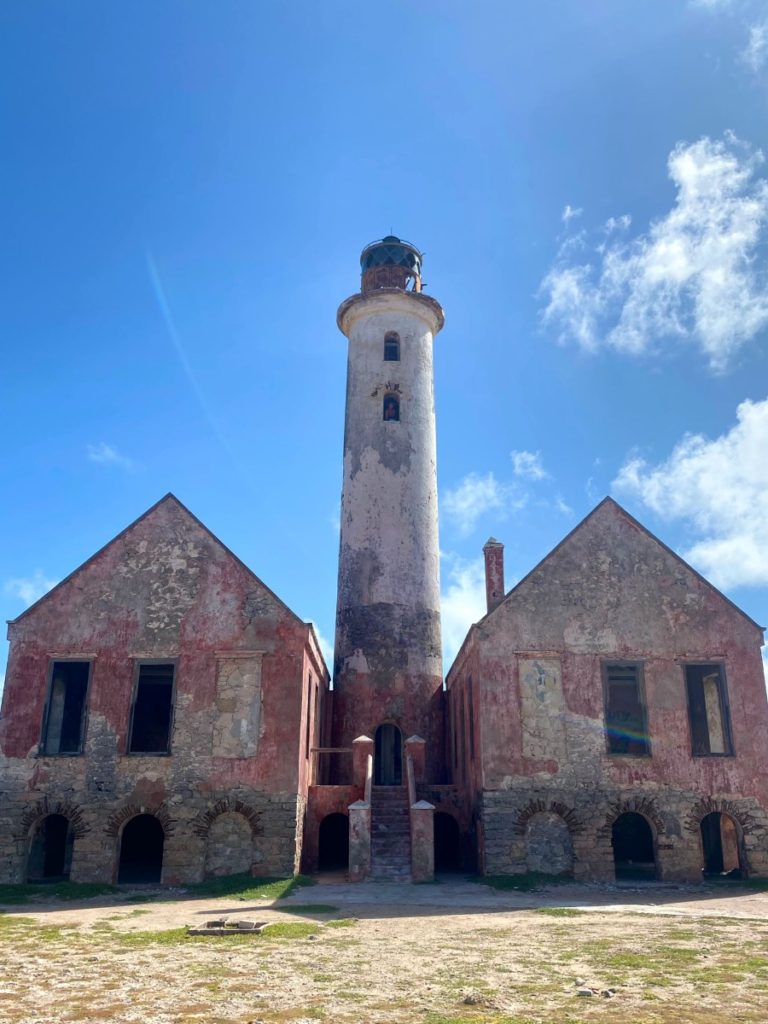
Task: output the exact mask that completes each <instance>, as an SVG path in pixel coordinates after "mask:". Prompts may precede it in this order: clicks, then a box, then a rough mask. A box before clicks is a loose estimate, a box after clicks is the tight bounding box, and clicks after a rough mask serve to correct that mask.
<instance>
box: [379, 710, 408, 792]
mask: <svg viewBox="0 0 768 1024" xmlns="http://www.w3.org/2000/svg"><path fill="white" fill-rule="evenodd" d="M373 767H374V772H373V781H374V783H375V784H376V785H377V786H400V785H401V784H402V781H403V738H402V736H401V734H400V730H399V729H398V727H397V726H396V725H392V724H391V723H390V722H385V723H384V725H380V726H379V727H378V729H377V730H376V736H375V740H374V754H373Z"/></svg>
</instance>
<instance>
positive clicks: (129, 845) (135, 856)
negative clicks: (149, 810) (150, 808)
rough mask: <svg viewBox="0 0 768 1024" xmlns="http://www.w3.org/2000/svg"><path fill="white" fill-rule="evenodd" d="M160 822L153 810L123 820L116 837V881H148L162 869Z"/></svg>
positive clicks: (146, 882)
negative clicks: (120, 832) (118, 844)
mask: <svg viewBox="0 0 768 1024" xmlns="http://www.w3.org/2000/svg"><path fill="white" fill-rule="evenodd" d="M164 842H165V834H164V832H163V826H162V825H161V824H160V822H159V821H158V820H157V818H156V817H155V816H154V814H138V815H137V816H136V817H135V818H131V820H130V821H129V822H128V823H127V824H126V826H125V828H124V829H123V835H122V838H121V840H120V864H119V867H118V873H117V880H118V882H121V883H122V882H128V883H134V884H135V883H143V884H151V883H157V882H159V881H160V876H161V874H162V870H163V844H164Z"/></svg>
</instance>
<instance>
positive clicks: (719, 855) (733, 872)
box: [700, 811, 742, 878]
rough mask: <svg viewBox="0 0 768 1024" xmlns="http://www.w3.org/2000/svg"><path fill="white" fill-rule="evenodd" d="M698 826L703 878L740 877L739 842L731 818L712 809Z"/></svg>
mask: <svg viewBox="0 0 768 1024" xmlns="http://www.w3.org/2000/svg"><path fill="white" fill-rule="evenodd" d="M700 827H701V849H702V853H703V856H704V865H703V867H702V872H703V874H704V876H705V878H706V877H710V878H741V877H742V867H741V864H742V860H741V854H740V846H741V842H740V839H739V832H738V828H737V827H736V822H735V821H734V820H733V818H731V817H730V815H728V814H721V813H720V812H719V811H713V812H712V813H711V814H707V815H706V817H704V818H702V820H701V826H700Z"/></svg>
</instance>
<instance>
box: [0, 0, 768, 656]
mask: <svg viewBox="0 0 768 1024" xmlns="http://www.w3.org/2000/svg"><path fill="white" fill-rule="evenodd" d="M767 113H768V6H766V4H765V2H764V0H762V2H760V3H757V2H751V0H697V2H687V0H679V2H677V0H644V2H643V3H642V4H640V3H606V2H605V0H538V2H537V3H535V4H534V3H529V4H522V3H518V4H513V3H509V2H507V0H504V2H491V0H488V2H483V0H481V2H478V3H473V4H466V3H462V2H452V0H421V2H420V3H419V4H413V3H407V2H400V0H389V2H387V3H382V4H361V3H359V2H352V0H349V2H346V0H327V2H326V3H323V4H317V3H310V2H301V3H283V4H270V3H266V2H256V0H248V2H246V0H217V2H216V3H210V2H207V0H206V2H200V0H183V2H181V0H133V2H132V3H131V4H130V5H128V4H119V3H116V2H112V3H104V2H103V0H45V2H39V0H4V2H3V4H2V5H1V6H0V125H1V126H2V128H1V130H2V141H3V147H2V148H3V158H2V161H1V162H0V186H1V187H0V206H1V207H2V210H1V211H0V212H1V222H2V225H3V238H4V243H5V244H4V245H3V246H2V247H1V248H0V261H1V262H2V265H1V266H0V337H2V345H3V361H2V371H1V375H0V408H2V416H3V419H4V433H5V444H4V446H3V451H2V456H1V458H2V479H3V481H4V484H5V500H4V501H3V502H2V503H1V504H0V520H1V524H0V605H1V606H2V608H1V609H0V611H2V613H3V617H4V618H13V617H15V616H16V615H18V614H19V613H20V612H21V611H22V610H23V609H24V607H25V606H26V605H27V603H29V601H31V600H32V599H33V598H35V597H37V596H39V595H40V594H41V593H42V592H44V589H45V588H46V587H48V586H50V585H51V584H52V583H53V582H55V581H57V580H59V579H61V578H62V577H63V576H65V575H66V574H67V573H69V572H70V571H71V570H72V569H73V568H74V567H76V566H77V565H78V564H80V563H81V562H82V561H83V560H85V559H86V558H87V557H88V556H89V555H91V554H92V553H93V552H94V551H95V550H97V549H98V548H99V547H100V546H101V545H102V544H104V543H105V542H106V541H108V540H109V539H110V538H111V537H112V536H114V535H115V534H116V533H117V532H118V531H119V530H121V529H122V528H123V527H124V526H125V525H127V524H128V523H129V522H130V521H132V520H133V519H134V518H135V517H136V516H138V515H140V514H141V513H142V512H143V511H144V510H145V509H146V508H147V507H148V506H149V505H151V504H152V503H154V502H155V501H156V500H157V499H158V498H160V497H161V496H162V495H163V494H164V493H166V492H167V491H169V490H172V491H173V492H174V493H175V494H176V495H177V496H178V497H179V498H180V499H181V500H182V501H183V502H185V503H186V504H187V505H188V506H189V507H190V508H191V509H192V511H193V512H195V514H196V515H198V516H199V517H200V518H201V519H202V520H203V521H204V522H205V523H206V524H207V525H208V526H209V527H210V528H211V529H212V530H213V531H214V532H215V533H216V534H218V535H219V536H220V537H221V539H222V540H223V541H224V542H225V543H226V544H228V545H229V546H230V547H231V548H232V549H233V550H234V551H236V552H237V554H238V555H240V557H242V558H243V560H244V561H245V562H247V563H248V564H249V565H250V566H251V567H252V568H253V569H254V571H255V572H256V573H257V574H258V575H259V576H261V578H262V579H263V580H264V581H265V582H266V583H267V584H268V585H269V586H270V587H272V588H273V589H274V590H275V591H276V592H277V593H278V594H280V596H281V597H282V598H283V599H284V600H285V601H286V602H287V603H288V604H290V605H291V607H293V608H294V610H295V611H296V612H298V613H299V614H300V615H301V616H303V617H305V618H308V619H313V620H314V621H316V623H317V624H318V626H319V629H320V631H321V633H322V634H323V636H324V637H326V638H327V640H328V641H329V642H330V641H332V636H333V618H334V605H335V589H336V558H337V546H338V536H337V516H338V504H339V496H340V488H341V445H342V428H343V413H344V408H343V402H344V386H345V344H346V343H345V340H344V339H343V337H342V336H341V335H340V334H339V333H338V330H337V328H336V325H335V312H336V308H337V306H338V304H339V303H340V302H341V300H343V299H344V298H345V297H346V296H347V295H349V294H351V293H352V292H354V291H356V290H357V287H358V281H359V277H358V273H359V271H358V262H357V261H358V256H359V252H360V250H361V248H362V247H363V246H364V245H365V244H366V243H367V242H369V241H371V240H372V239H374V238H378V237H381V236H382V235H384V234H387V233H389V232H390V231H392V232H394V233H396V234H399V235H401V236H402V237H405V238H408V239H410V240H412V241H413V242H415V243H416V244H417V245H418V246H419V247H420V248H422V249H423V250H424V252H425V281H426V284H427V288H428V290H429V291H430V293H431V294H433V295H434V296H435V297H436V298H437V299H439V300H440V301H441V302H442V303H443V305H444V307H445V310H446V317H447V323H446V328H445V330H444V331H443V333H442V334H441V335H440V336H439V337H438V339H437V342H436V353H435V356H436V359H435V361H436V390H437V415H438V449H439V450H438V472H439V480H440V494H441V546H442V549H443V551H444V558H443V591H444V593H445V605H444V628H445V634H446V648H447V652H446V653H447V654H448V655H449V656H450V655H451V654H452V652H453V651H454V650H455V648H456V645H457V643H458V641H459V640H460V638H461V635H462V632H463V631H464V630H465V629H466V627H467V626H468V624H469V623H470V622H471V621H473V619H475V618H477V617H478V616H479V614H481V613H482V611H483V598H482V581H481V576H480V572H479V560H478V559H479V555H480V550H481V547H482V545H483V543H484V541H485V540H486V539H487V537H488V536H489V535H491V534H493V535H494V536H496V537H498V538H499V539H500V540H503V541H504V542H505V544H506V546H507V556H506V562H507V585H508V586H509V585H511V584H512V583H513V582H514V580H515V579H516V578H519V577H520V576H522V575H523V574H524V573H525V572H527V571H528V569H530V568H531V567H532V566H533V565H534V564H535V563H536V562H537V561H538V560H539V559H540V558H541V557H542V556H543V555H544V554H546V552H547V551H548V550H549V549H551V548H552V547H553V546H554V544H556V543H557V541H558V540H559V539H560V538H561V537H562V536H563V535H564V534H565V533H566V532H568V531H569V530H570V529H571V528H572V527H573V526H574V525H575V524H576V522H578V520H579V519H581V518H582V517H583V516H584V515H585V514H586V513H587V512H588V511H589V510H590V508H592V507H593V505H594V504H596V503H597V502H598V501H599V500H600V499H601V498H602V497H603V496H604V495H605V494H607V493H611V494H613V495H614V496H615V497H616V498H617V499H618V500H619V501H621V502H622V503H623V504H624V505H626V507H628V508H629V510H630V511H631V512H633V514H635V515H636V516H637V517H638V518H640V519H641V520H642V521H643V522H644V523H646V524H647V525H648V526H649V528H650V529H652V530H653V531H654V532H656V533H657V534H658V535H659V536H660V537H661V538H662V539H663V540H665V541H666V542H667V543H668V544H670V546H672V547H674V548H675V549H676V550H678V551H680V552H681V553H683V554H684V555H685V556H686V557H688V558H689V559H690V560H691V561H692V562H693V564H694V565H696V567H697V568H699V569H700V570H701V571H702V572H704V573H705V575H707V576H708V577H709V578H710V579H711V580H712V581H713V582H715V583H716V584H717V585H719V586H721V587H722V588H723V589H724V590H725V591H726V593H728V595H729V596H730V597H731V598H732V599H733V600H735V601H736V602H737V603H738V604H739V605H740V606H741V607H743V608H744V609H745V611H747V612H748V614H750V615H751V616H753V617H754V618H755V619H757V621H759V622H761V623H764V622H766V621H768V537H767V536H766V533H767V532H768V531H767V529H766V523H768V457H767V454H766V453H768V299H766V295H767V294H768V288H767V287H766V285H767V280H768V279H767V275H768V252H767V251H766V250H767V246H766V239H767V238H768V183H767V182H768V178H767V177H766V175H767V174H768V170H767V169H766V164H765V163H763V157H762V152H763V151H768V117H767V116H766V114H767ZM3 657H4V656H3ZM446 668H447V665H446Z"/></svg>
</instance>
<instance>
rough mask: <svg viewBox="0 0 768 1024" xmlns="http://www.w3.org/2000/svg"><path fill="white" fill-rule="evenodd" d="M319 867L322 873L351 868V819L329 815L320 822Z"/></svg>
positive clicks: (343, 815)
mask: <svg viewBox="0 0 768 1024" xmlns="http://www.w3.org/2000/svg"><path fill="white" fill-rule="evenodd" d="M317 866H318V869H319V870H320V871H346V870H347V868H348V866H349V819H348V818H347V816H346V814H328V815H326V816H325V817H324V818H323V820H322V821H321V822H320V835H319V839H318V850H317Z"/></svg>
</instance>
